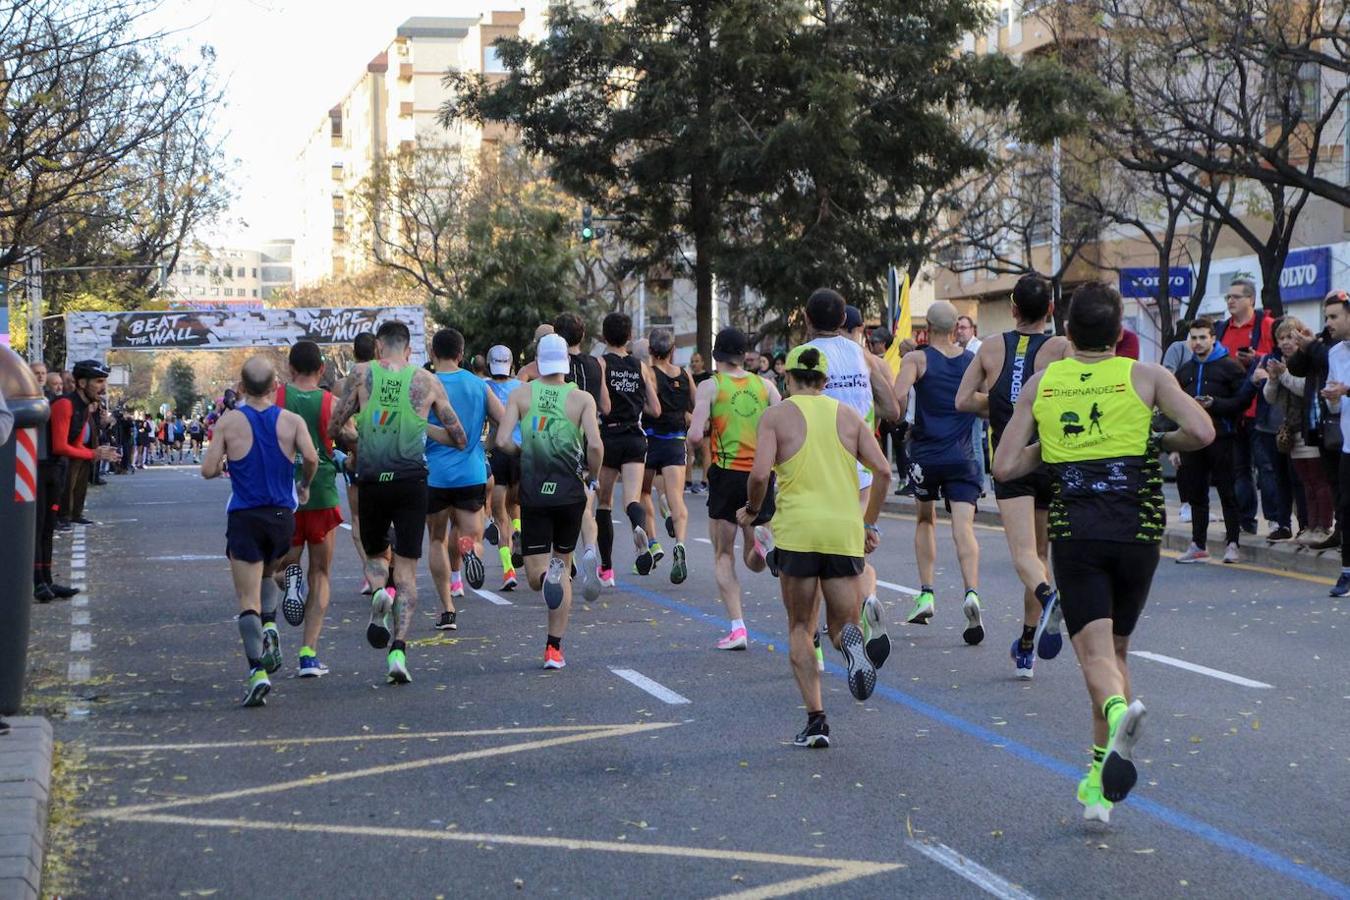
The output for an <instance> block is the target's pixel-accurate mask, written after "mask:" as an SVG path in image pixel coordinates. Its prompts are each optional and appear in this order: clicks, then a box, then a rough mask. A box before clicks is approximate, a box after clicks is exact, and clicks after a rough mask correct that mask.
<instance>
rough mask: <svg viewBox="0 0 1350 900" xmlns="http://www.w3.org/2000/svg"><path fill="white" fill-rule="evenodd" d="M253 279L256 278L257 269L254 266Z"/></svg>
mask: <svg viewBox="0 0 1350 900" xmlns="http://www.w3.org/2000/svg"><path fill="white" fill-rule="evenodd" d="M253 277H254V278H257V277H258V267H257V266H254V267H253Z"/></svg>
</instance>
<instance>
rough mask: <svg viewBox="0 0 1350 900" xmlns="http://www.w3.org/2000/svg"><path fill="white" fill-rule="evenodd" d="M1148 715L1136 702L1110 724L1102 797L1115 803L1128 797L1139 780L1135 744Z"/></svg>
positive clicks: (1103, 769)
mask: <svg viewBox="0 0 1350 900" xmlns="http://www.w3.org/2000/svg"><path fill="white" fill-rule="evenodd" d="M1147 713H1148V711H1147V710H1145V709H1144V704H1142V703H1140V702H1139V701H1138V700H1136V701H1134V702H1133V703H1131V704H1130V705H1129V706H1128V707H1127V708H1126V709H1125V711H1124V712H1122V713H1120V714H1119V715H1117V716H1115V717H1114V718H1115V721H1114V722H1112V723H1110V729H1111V731H1110V736H1109V737H1108V738H1107V742H1106V759H1105V760H1104V761H1103V762H1102V796H1103V797H1105V798H1106V799H1107V800H1110V801H1111V802H1112V803H1119V802H1120V801H1122V800H1124V799H1125V798H1126V797H1128V796H1129V794H1130V789H1131V788H1133V787H1134V783H1135V781H1137V780H1138V778H1139V772H1138V771H1137V770H1136V769H1135V767H1134V756H1133V754H1134V745H1135V744H1136V743H1138V741H1139V737H1140V735H1141V734H1142V733H1143V730H1144V718H1145V716H1146V715H1147Z"/></svg>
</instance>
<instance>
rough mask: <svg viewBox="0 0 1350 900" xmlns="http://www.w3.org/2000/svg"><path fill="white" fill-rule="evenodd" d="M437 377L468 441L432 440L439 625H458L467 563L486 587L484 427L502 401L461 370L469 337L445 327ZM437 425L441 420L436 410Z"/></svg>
mask: <svg viewBox="0 0 1350 900" xmlns="http://www.w3.org/2000/svg"><path fill="white" fill-rule="evenodd" d="M431 356H432V359H433V360H434V361H435V365H436V378H437V379H439V380H440V382H441V384H442V385H443V386H444V387H445V394H446V396H447V397H449V398H450V405H451V406H453V407H454V409H455V415H456V416H458V417H459V423H460V425H462V426H463V427H464V434H465V435H466V436H467V437H468V443H467V444H466V445H465V446H464V447H462V448H460V447H448V446H446V445H445V444H441V443H438V442H437V441H433V440H431V439H430V438H428V439H427V451H426V452H427V532H428V534H429V536H430V538H431V553H430V555H429V556H428V557H427V565H428V567H429V568H430V569H431V580H432V583H433V584H435V585H436V593H437V595H438V596H439V597H440V600H441V614H440V617H439V618H438V619H437V620H436V628H437V629H439V630H441V631H454V630H456V629H457V628H458V623H457V622H456V619H457V617H458V613H457V611H456V609H455V598H456V597H463V596H464V581H463V578H462V577H461V575H460V570H461V566H462V567H463V573H464V575H467V576H468V578H469V585H470V586H471V587H472V588H473V589H474V590H477V589H478V588H481V587H482V586H483V578H484V571H483V557H482V554H483V506H484V504H486V503H487V480H488V468H487V456H486V455H485V454H484V452H483V426H484V425H485V424H486V422H487V420H488V419H491V420H492V421H493V422H499V421H501V417H502V405H501V403H500V402H499V401H498V400H497V397H496V396H495V395H494V394H493V393H492V391H490V390H488V386H487V385H486V384H484V383H483V379H481V378H479V377H478V376H477V375H475V374H473V373H472V372H468V371H466V370H464V369H462V368H460V363H461V362H463V360H464V335H462V334H460V333H459V332H458V331H456V330H455V329H453V328H442V329H441V330H440V331H438V332H436V334H435V335H434V336H433V337H432V339H431ZM427 421H428V422H430V423H431V424H432V425H439V424H441V423H440V420H439V419H438V418H437V417H436V413H435V412H434V411H432V412H431V414H430V415H429V416H428V417H427Z"/></svg>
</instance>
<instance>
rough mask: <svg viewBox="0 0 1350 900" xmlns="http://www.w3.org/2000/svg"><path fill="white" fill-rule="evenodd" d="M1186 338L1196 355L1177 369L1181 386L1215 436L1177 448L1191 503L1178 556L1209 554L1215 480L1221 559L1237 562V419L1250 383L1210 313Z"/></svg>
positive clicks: (1197, 558)
mask: <svg viewBox="0 0 1350 900" xmlns="http://www.w3.org/2000/svg"><path fill="white" fill-rule="evenodd" d="M1187 343H1188V344H1189V346H1190V348H1191V353H1192V354H1193V355H1192V358H1191V359H1188V360H1186V362H1184V363H1182V364H1181V366H1180V367H1179V368H1178V369H1177V381H1178V382H1179V383H1180V384H1181V388H1182V390H1184V391H1185V392H1186V393H1188V394H1190V395H1191V396H1192V397H1194V398H1195V399H1196V402H1198V403H1199V404H1200V405H1201V406H1203V407H1204V408H1205V409H1206V410H1208V411H1209V416H1210V418H1211V419H1213V420H1214V442H1213V443H1212V444H1210V445H1209V446H1208V447H1205V448H1204V449H1203V450H1191V451H1187V452H1185V453H1181V454H1173V460H1172V463H1173V465H1176V466H1177V490H1178V492H1179V493H1180V494H1181V499H1182V502H1187V503H1190V504H1191V546H1190V547H1189V548H1188V549H1187V550H1186V552H1185V553H1183V554H1182V555H1181V556H1179V557H1177V562H1179V563H1195V562H1202V561H1204V560H1207V559H1209V551H1207V550H1206V549H1205V539H1206V536H1207V532H1208V531H1209V486H1210V484H1213V485H1214V487H1215V489H1216V490H1218V492H1219V503H1220V504H1221V505H1222V507H1223V526H1224V543H1225V544H1226V547H1225V549H1224V554H1223V561H1224V562H1226V563H1236V562H1240V561H1241V556H1240V555H1239V553H1238V535H1239V534H1240V533H1241V528H1240V516H1239V510H1238V502H1237V492H1236V491H1235V490H1234V484H1235V478H1234V472H1233V458H1234V457H1233V454H1234V446H1233V442H1234V440H1235V438H1236V436H1237V433H1238V426H1239V421H1238V420H1239V419H1240V418H1241V417H1242V414H1243V412H1244V411H1245V410H1246V408H1247V405H1248V404H1249V403H1251V399H1252V386H1251V382H1250V381H1248V380H1247V370H1246V369H1245V368H1244V367H1243V365H1242V364H1241V363H1239V362H1238V361H1237V360H1235V359H1233V357H1232V356H1230V355H1229V353H1228V350H1227V349H1226V348H1225V347H1224V346H1223V345H1222V344H1218V343H1216V342H1215V340H1214V323H1213V322H1211V321H1210V320H1209V319H1204V318H1201V319H1196V320H1195V321H1194V322H1192V323H1191V330H1190V333H1189V335H1188V337H1187ZM1178 456H1179V457H1180V458H1179V459H1178V458H1177V457H1178Z"/></svg>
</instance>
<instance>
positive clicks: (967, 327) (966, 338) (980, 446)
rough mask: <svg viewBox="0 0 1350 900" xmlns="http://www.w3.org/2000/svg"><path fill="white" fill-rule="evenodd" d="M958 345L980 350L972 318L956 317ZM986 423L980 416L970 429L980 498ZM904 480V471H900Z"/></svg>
mask: <svg viewBox="0 0 1350 900" xmlns="http://www.w3.org/2000/svg"><path fill="white" fill-rule="evenodd" d="M956 343H957V344H959V345H960V346H961V347H962V348H964V349H966V350H968V351H970V353H971V354H972V355H973V354H975V353H977V352H978V351H979V349H980V344H981V343H982V342H981V341H980V337H979V328H978V327H977V326H976V325H975V320H974V319H972V318H971V317H970V316H957V317H956ZM985 425H986V423H985V421H984V419H981V418H980V417H979V416H976V417H975V424H974V425H972V426H971V429H970V443H971V446H972V447H974V448H975V468H976V469H978V470H979V473H980V474H979V478H980V496H981V497H983V496H984V487H985V483H986V480H987V479H986V473H987V472H988V471H989V459H988V456H987V454H988V453H989V441H988V440H987V439H986V438H985ZM900 471H901V473H902V475H901V477H902V478H903V477H904V475H903V473H904V471H905V470H904V469H901V470H900Z"/></svg>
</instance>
